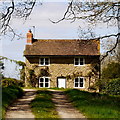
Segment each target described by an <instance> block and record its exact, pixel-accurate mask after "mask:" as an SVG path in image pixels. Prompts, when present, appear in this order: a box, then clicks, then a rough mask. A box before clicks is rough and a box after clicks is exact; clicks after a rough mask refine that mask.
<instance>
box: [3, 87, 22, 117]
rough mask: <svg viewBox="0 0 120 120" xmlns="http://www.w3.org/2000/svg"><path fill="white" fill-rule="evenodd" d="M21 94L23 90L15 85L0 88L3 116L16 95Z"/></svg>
mask: <svg viewBox="0 0 120 120" xmlns="http://www.w3.org/2000/svg"><path fill="white" fill-rule="evenodd" d="M22 95H23V90H22V89H21V88H20V87H17V86H8V87H3V88H2V116H3V118H4V117H5V112H6V109H7V107H8V106H9V105H10V104H11V103H12V102H13V101H14V100H15V99H16V98H18V97H21V96H22Z"/></svg>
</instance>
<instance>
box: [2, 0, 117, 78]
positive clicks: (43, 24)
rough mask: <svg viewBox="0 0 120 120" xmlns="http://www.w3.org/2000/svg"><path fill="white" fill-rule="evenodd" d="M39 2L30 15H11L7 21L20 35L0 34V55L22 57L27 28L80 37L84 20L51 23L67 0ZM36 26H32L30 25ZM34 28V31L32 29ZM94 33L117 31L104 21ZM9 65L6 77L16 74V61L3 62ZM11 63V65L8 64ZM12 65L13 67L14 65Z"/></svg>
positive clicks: (40, 34)
mask: <svg viewBox="0 0 120 120" xmlns="http://www.w3.org/2000/svg"><path fill="white" fill-rule="evenodd" d="M62 1H65V0H62ZM66 1H67V0H66ZM42 3H43V4H42V5H37V6H35V7H34V9H33V12H32V13H31V15H30V16H29V18H28V19H27V20H26V21H24V20H23V19H20V18H12V21H11V23H10V25H11V27H12V28H14V30H15V32H16V33H17V34H21V36H22V37H23V38H22V39H19V40H18V38H17V37H16V38H15V39H14V40H12V35H10V36H9V37H8V36H1V41H0V44H1V45H0V51H1V52H0V54H1V56H5V57H8V58H9V59H13V60H18V61H19V60H20V61H25V58H24V56H23V51H24V49H25V45H26V34H27V32H28V30H29V29H31V30H32V32H33V34H34V38H36V39H37V38H38V39H60V38H62V39H79V34H78V27H79V26H81V27H82V28H84V29H85V28H87V23H86V22H85V21H75V22H73V23H71V22H70V21H62V22H60V23H58V24H53V23H52V22H51V21H50V20H49V19H51V20H53V21H57V20H59V19H61V18H62V17H63V14H64V12H65V10H66V9H67V5H68V3H67V2H53V0H52V2H42ZM33 26H35V29H33ZM34 30H35V32H34ZM95 31H96V34H98V35H99V34H104V33H105V32H106V34H108V33H111V31H112V32H113V33H114V32H116V28H115V27H111V28H109V29H108V28H105V25H102V24H99V25H98V26H97V28H95ZM5 64H6V65H7V66H8V67H6V69H5V74H6V76H8V77H11V76H15V78H18V75H17V72H16V73H15V67H13V66H15V64H14V63H11V62H5ZM11 64H12V65H11ZM13 68H14V69H13Z"/></svg>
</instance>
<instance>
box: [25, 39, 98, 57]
mask: <svg viewBox="0 0 120 120" xmlns="http://www.w3.org/2000/svg"><path fill="white" fill-rule="evenodd" d="M24 55H25V56H26V55H100V42H99V40H76V39H75V40H74V39H71V40H70V39H69V40H67V39H65V40H64V39H56V40H55V39H48V40H45V39H43V40H42V39H41V40H36V41H35V42H34V43H33V44H32V45H26V48H25V52H24Z"/></svg>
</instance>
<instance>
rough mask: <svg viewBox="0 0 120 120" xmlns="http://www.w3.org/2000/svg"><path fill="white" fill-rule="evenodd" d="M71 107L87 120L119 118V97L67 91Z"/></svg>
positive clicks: (73, 90) (74, 90)
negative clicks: (87, 119)
mask: <svg viewBox="0 0 120 120" xmlns="http://www.w3.org/2000/svg"><path fill="white" fill-rule="evenodd" d="M65 93H66V94H67V95H68V97H69V99H70V101H71V102H72V103H73V105H74V106H75V107H76V108H77V109H78V110H79V111H80V112H81V113H83V114H84V115H85V116H86V117H87V118H120V96H108V95H105V94H99V93H89V92H85V91H80V90H77V89H72V90H67V91H65Z"/></svg>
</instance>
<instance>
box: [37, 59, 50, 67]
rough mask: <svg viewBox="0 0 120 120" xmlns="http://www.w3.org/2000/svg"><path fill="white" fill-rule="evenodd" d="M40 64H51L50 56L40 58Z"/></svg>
mask: <svg viewBox="0 0 120 120" xmlns="http://www.w3.org/2000/svg"><path fill="white" fill-rule="evenodd" d="M39 64H40V65H41V66H49V65H50V59H49V58H40V61H39Z"/></svg>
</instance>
